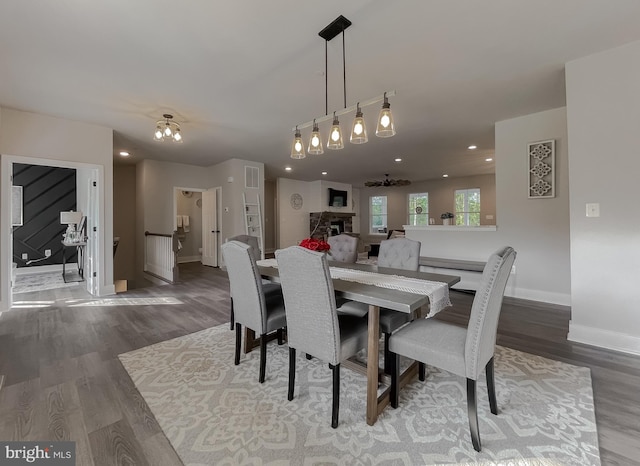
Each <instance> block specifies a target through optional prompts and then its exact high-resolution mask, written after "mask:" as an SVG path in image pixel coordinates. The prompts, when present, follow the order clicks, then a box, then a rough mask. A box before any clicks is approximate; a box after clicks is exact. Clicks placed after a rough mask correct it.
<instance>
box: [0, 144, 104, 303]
mask: <svg viewBox="0 0 640 466" xmlns="http://www.w3.org/2000/svg"><path fill="white" fill-rule="evenodd" d="M14 165H33V166H40V167H41V166H44V167H52V168H64V169H73V170H75V174H76V211H78V212H83V213H84V215H85V216H86V217H87V227H88V228H87V231H91V232H93V234H91V235H87V236H89V238H88V240H87V247H86V250H85V257H84V259H85V275H89V274H90V278H91V280H85V281H84V282H82V283H80V286H82V287H83V288H86V289H87V291H89V292H90V293H91V294H94V295H97V294H98V292H99V289H100V288H99V286H98V283H97V282H98V279H97V278H95V279H94V272H97V271H98V270H99V269H100V267H101V261H102V260H101V255H100V253H99V251H100V244H101V242H102V241H103V238H104V232H103V231H102V228H99V227H100V226H101V225H100V223H101V222H100V218H101V216H102V214H103V208H102V207H101V206H100V204H99V195H98V183H100V182H101V181H102V179H103V175H102V169H103V168H102V167H101V166H99V165H92V164H84V163H75V162H65V161H60V160H52V159H39V158H32V157H19V156H3V157H2V172H1V174H2V197H3V199H6V200H7V202H3V203H2V209H1V218H2V224H4V225H13V224H14V221H13V215H12V213H13V212H14V211H15V210H16V208H17V206H14V205H12V203H11V201H9V200H10V199H11V200H13V198H12V191H13V173H14ZM47 195H48V196H49V198H51V199H53V197H54V196H52V195H51V194H50V193H49V194H47ZM44 197H46V195H45V196H44ZM20 207H24V206H20ZM42 209H43V212H47V213H48V214H51V209H53V210H55V213H54V217H56V218H58V217H59V212H58V210H59V206H58V207H56V206H55V205H53V204H51V205H49V204H46V203H45V205H44V206H43V207H42ZM94 227H95V229H94ZM3 230H4V229H3ZM0 237H1V246H2V250H3V251H5V252H6V254H3V257H4V258H5V259H4V261H3V262H4V263H3V264H2V270H3V272H4V273H2V274H1V276H2V280H1V283H0V287H1V293H0V298H2V299H1V309H0V311H1V310H5V309H9V308H11V306H12V304H13V301H14V298H13V296H12V286H13V285H14V277H15V274H14V266H13V263H14V251H13V248H14V243H13V227H12V228H11V229H8V230H5V231H3V232H2V234H1V236H0ZM59 240H60V242H61V241H62V236H61V235H60V238H59ZM56 243H57V241H56ZM40 249H42V251H41V253H42V254H41V255H42V256H43V257H45V258H46V254H47V253H49V254H51V253H53V247H51V248H49V247H42V248H40ZM49 249H51V251H49ZM37 258H38V257H36V259H37ZM60 274H61V272H60ZM96 275H97V273H96Z"/></svg>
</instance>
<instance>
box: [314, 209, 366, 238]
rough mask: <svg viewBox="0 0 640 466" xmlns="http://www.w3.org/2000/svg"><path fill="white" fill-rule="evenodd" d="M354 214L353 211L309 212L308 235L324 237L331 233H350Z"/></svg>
mask: <svg viewBox="0 0 640 466" xmlns="http://www.w3.org/2000/svg"><path fill="white" fill-rule="evenodd" d="M355 215H356V214H355V213H353V212H328V211H324V212H311V213H310V214H309V236H311V237H313V238H319V239H326V238H327V237H329V236H332V234H339V233H352V232H353V217H354V216H355ZM314 230H315V231H314Z"/></svg>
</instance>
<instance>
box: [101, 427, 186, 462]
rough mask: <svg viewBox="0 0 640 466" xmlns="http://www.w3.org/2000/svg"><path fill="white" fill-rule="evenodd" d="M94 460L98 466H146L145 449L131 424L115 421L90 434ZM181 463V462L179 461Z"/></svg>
mask: <svg viewBox="0 0 640 466" xmlns="http://www.w3.org/2000/svg"><path fill="white" fill-rule="evenodd" d="M89 442H90V443H91V451H92V452H93V462H94V464H95V465H96V466H102V465H104V466H112V465H114V464H115V465H118V466H146V465H149V464H150V463H149V462H148V461H147V459H146V458H145V457H144V453H143V449H142V446H141V445H140V443H139V442H138V440H137V439H136V437H135V435H134V433H133V430H131V427H130V426H129V424H128V423H127V422H126V421H124V420H121V421H118V422H114V423H113V424H109V425H108V426H105V427H103V428H101V429H99V430H97V431H95V432H92V433H91V434H89ZM178 464H179V463H178Z"/></svg>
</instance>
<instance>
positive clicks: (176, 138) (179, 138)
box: [173, 130, 182, 142]
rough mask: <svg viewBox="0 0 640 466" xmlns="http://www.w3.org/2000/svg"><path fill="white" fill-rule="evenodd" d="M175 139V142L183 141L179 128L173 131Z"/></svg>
mask: <svg viewBox="0 0 640 466" xmlns="http://www.w3.org/2000/svg"><path fill="white" fill-rule="evenodd" d="M173 140H174V142H182V135H181V134H180V131H179V130H176V132H175V133H173Z"/></svg>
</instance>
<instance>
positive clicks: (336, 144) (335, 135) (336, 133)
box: [327, 112, 344, 150]
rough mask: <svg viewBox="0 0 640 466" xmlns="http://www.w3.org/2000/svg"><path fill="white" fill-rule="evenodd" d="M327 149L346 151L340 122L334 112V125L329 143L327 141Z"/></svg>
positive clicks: (330, 132)
mask: <svg viewBox="0 0 640 466" xmlns="http://www.w3.org/2000/svg"><path fill="white" fill-rule="evenodd" d="M327 149H331V150H340V149H344V141H343V140H342V130H341V129H340V122H339V121H338V117H337V116H336V112H333V124H332V125H331V131H329V141H327Z"/></svg>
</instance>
